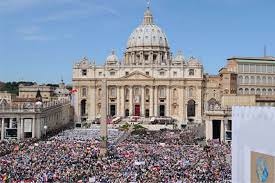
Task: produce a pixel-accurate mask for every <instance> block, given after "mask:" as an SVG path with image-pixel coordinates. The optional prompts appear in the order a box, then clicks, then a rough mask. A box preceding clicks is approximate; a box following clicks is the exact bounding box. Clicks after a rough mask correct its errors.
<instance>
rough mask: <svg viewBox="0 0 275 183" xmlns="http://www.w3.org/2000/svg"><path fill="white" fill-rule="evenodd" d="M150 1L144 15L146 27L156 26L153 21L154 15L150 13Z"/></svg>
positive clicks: (148, 0)
mask: <svg viewBox="0 0 275 183" xmlns="http://www.w3.org/2000/svg"><path fill="white" fill-rule="evenodd" d="M150 2H151V1H150V0H147V9H146V11H145V13H144V20H143V24H145V25H152V24H154V20H153V15H152V13H151V11H150Z"/></svg>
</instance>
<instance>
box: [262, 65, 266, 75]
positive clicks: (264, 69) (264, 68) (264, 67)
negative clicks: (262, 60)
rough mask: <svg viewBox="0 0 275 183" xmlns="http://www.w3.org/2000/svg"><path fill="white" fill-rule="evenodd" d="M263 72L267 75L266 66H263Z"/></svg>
mask: <svg viewBox="0 0 275 183" xmlns="http://www.w3.org/2000/svg"><path fill="white" fill-rule="evenodd" d="M262 72H263V73H266V65H262Z"/></svg>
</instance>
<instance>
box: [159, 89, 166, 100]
mask: <svg viewBox="0 0 275 183" xmlns="http://www.w3.org/2000/svg"><path fill="white" fill-rule="evenodd" d="M159 95H160V97H161V98H164V97H165V96H166V94H165V88H160V91H159Z"/></svg>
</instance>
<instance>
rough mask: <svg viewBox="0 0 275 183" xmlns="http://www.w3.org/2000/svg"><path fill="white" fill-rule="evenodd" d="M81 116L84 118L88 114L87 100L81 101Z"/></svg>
mask: <svg viewBox="0 0 275 183" xmlns="http://www.w3.org/2000/svg"><path fill="white" fill-rule="evenodd" d="M80 105H81V116H84V115H85V114H86V100H85V99H83V100H81V104H80Z"/></svg>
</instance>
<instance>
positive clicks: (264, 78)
mask: <svg viewBox="0 0 275 183" xmlns="http://www.w3.org/2000/svg"><path fill="white" fill-rule="evenodd" d="M262 80H263V84H266V77H265V76H263V79H262Z"/></svg>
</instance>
